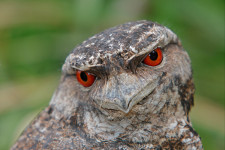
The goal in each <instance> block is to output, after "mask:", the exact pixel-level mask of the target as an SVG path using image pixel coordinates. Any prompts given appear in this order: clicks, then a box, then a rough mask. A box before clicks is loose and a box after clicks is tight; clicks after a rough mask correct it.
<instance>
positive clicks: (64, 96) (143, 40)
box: [50, 21, 194, 117]
mask: <svg viewBox="0 0 225 150" xmlns="http://www.w3.org/2000/svg"><path fill="white" fill-rule="evenodd" d="M62 72H63V73H62V79H61V83H60V85H59V87H58V89H57V90H56V92H55V94H54V96H53V98H52V100H51V103H50V104H51V105H54V107H56V108H57V109H58V110H59V111H61V112H64V114H65V115H66V116H69V115H71V114H72V113H73V112H74V111H77V110H78V109H81V108H82V110H86V111H88V109H97V111H100V112H102V113H103V114H105V115H108V116H114V117H116V116H125V115H127V114H132V113H133V114H134V113H135V114H140V115H144V114H147V113H152V114H157V113H160V112H162V111H161V110H162V109H165V108H166V107H167V108H168V107H169V108H172V107H174V112H171V113H174V114H175V113H176V110H177V109H182V110H183V112H184V115H185V114H188V111H189V109H190V106H191V105H192V100H193V93H194V87H193V83H192V70H191V65H190V59H189V56H188V54H187V53H186V51H184V49H183V48H182V46H181V43H180V41H179V39H178V38H177V36H176V34H174V33H173V32H172V31H171V30H170V29H168V28H166V27H164V26H162V25H159V24H157V23H153V22H150V21H137V22H130V23H126V24H123V25H119V26H116V27H114V28H110V29H108V30H105V31H103V32H101V33H99V34H97V35H94V36H93V37H91V38H89V39H88V40H86V41H84V42H83V43H82V44H80V45H79V46H77V47H76V48H75V49H74V50H73V51H72V53H70V54H69V56H68V57H67V58H66V61H65V64H64V65H63V68H62ZM179 107H183V108H179ZM175 109H176V110H175ZM170 111H171V110H170Z"/></svg>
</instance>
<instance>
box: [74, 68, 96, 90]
mask: <svg viewBox="0 0 225 150" xmlns="http://www.w3.org/2000/svg"><path fill="white" fill-rule="evenodd" d="M76 76H77V80H78V82H79V83H80V84H81V85H83V86H84V87H89V86H91V85H92V84H93V83H94V81H95V78H96V77H95V76H94V75H92V74H90V73H88V72H85V71H80V70H77V72H76Z"/></svg>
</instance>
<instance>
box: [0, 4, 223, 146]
mask: <svg viewBox="0 0 225 150" xmlns="http://www.w3.org/2000/svg"><path fill="white" fill-rule="evenodd" d="M143 19H145V20H152V21H155V22H158V23H160V24H163V25H165V26H167V27H169V28H170V29H172V30H173V31H174V32H175V33H176V34H177V35H178V36H179V37H180V39H181V40H182V43H183V46H184V48H185V49H186V50H187V51H188V53H189V55H190V57H191V59H192V66H193V70H194V80H195V84H196V95H195V107H193V109H192V112H191V118H192V122H193V126H194V128H195V129H196V130H197V132H198V133H199V134H200V136H201V138H202V141H203V145H204V148H205V149H206V150H207V149H208V150H209V149H212V150H216V149H218V150H222V149H224V148H225V147H224V135H225V133H224V114H225V111H224V110H225V106H224V83H225V82H224V56H225V55H224V53H225V52H224V0H214V1H212V0H198V1H195V0H186V1H184V0H170V1H165V0H155V1H150V0H39V1H35V0H0V149H1V150H4V149H9V147H10V146H11V145H12V143H13V142H14V141H15V139H16V138H17V137H18V135H19V134H20V132H21V131H22V130H23V129H24V128H25V126H26V125H27V124H28V123H29V122H30V121H31V120H32V118H33V117H34V116H35V115H36V114H37V113H38V112H40V111H41V110H42V109H43V108H44V107H46V106H47V105H48V102H49V100H50V98H51V95H52V94H53V92H54V90H55V89H56V87H57V85H58V82H59V79H60V72H61V66H62V64H63V62H64V59H65V58H66V56H67V55H68V53H69V52H70V51H71V50H72V49H73V48H74V47H75V46H76V45H77V44H79V43H81V42H82V41H83V40H85V39H87V38H88V37H90V36H92V35H94V34H96V33H98V32H100V31H102V30H104V29H107V28H109V27H112V26H115V25H118V24H122V23H125V22H128V21H135V20H143Z"/></svg>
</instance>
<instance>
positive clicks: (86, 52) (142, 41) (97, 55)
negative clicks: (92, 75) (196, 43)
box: [67, 21, 177, 70]
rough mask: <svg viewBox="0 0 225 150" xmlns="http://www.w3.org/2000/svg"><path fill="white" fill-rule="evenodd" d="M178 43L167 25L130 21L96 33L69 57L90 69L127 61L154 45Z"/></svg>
mask: <svg viewBox="0 0 225 150" xmlns="http://www.w3.org/2000/svg"><path fill="white" fill-rule="evenodd" d="M171 41H173V42H176V41H177V37H176V35H175V34H174V33H173V32H172V31H170V30H169V29H167V28H166V27H164V26H161V25H159V24H156V23H153V22H150V21H137V22H129V23H126V24H122V25H119V26H116V27H114V28H110V29H108V30H105V31H103V32H101V33H99V34H96V35H94V36H92V37H91V38H89V39H88V40H86V41H84V42H83V43H81V44H80V45H79V46H77V47H76V48H75V49H74V50H73V52H72V53H71V54H70V55H69V56H68V58H67V61H68V62H67V63H69V64H70V65H71V67H73V68H79V69H81V70H86V69H88V68H89V67H92V66H98V65H102V64H105V63H106V62H109V61H110V60H111V59H112V58H114V59H120V61H121V62H122V61H126V60H128V59H130V58H132V57H134V56H137V55H140V54H143V53H145V52H146V51H150V50H151V49H153V48H154V47H157V46H163V45H166V44H168V43H169V42H171Z"/></svg>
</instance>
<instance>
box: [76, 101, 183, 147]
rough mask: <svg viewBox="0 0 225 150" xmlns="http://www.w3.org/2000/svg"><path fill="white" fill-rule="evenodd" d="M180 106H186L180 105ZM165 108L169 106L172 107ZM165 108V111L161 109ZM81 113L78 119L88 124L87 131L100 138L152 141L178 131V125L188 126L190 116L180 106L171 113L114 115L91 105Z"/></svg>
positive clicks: (105, 139)
mask: <svg viewBox="0 0 225 150" xmlns="http://www.w3.org/2000/svg"><path fill="white" fill-rule="evenodd" d="M180 105H181V104H180ZM177 108H182V107H181V106H178V107H177ZM163 109H168V107H167V108H166V107H165V108H163ZM169 109H170V108H169ZM173 110H174V109H173ZM161 112H165V111H164V110H161ZM181 112H182V113H181ZM81 116H82V117H80V119H78V123H79V122H80V124H82V125H85V126H83V128H84V130H83V131H85V132H86V133H88V134H89V135H90V137H92V138H95V139H96V138H97V139H98V140H100V141H108V140H110V141H111V140H112V141H114V140H117V139H122V140H127V141H132V142H134V143H142V142H149V141H152V140H154V137H155V138H156V136H157V139H159V138H160V137H161V136H166V134H167V133H168V131H169V132H171V133H174V134H176V133H177V132H178V128H177V126H179V125H180V126H181V127H184V126H185V125H186V119H187V117H186V116H185V114H184V113H183V110H179V109H177V110H176V112H171V113H160V112H159V113H155V114H154V113H148V114H140V115H137V114H132V112H131V113H130V114H129V113H128V114H127V115H125V116H122V117H118V118H114V119H112V118H109V117H108V116H106V115H105V114H103V113H101V112H99V111H96V109H93V110H92V109H88V110H86V111H83V114H82V115H81ZM170 135H173V134H170ZM152 142H153V141H152Z"/></svg>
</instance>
